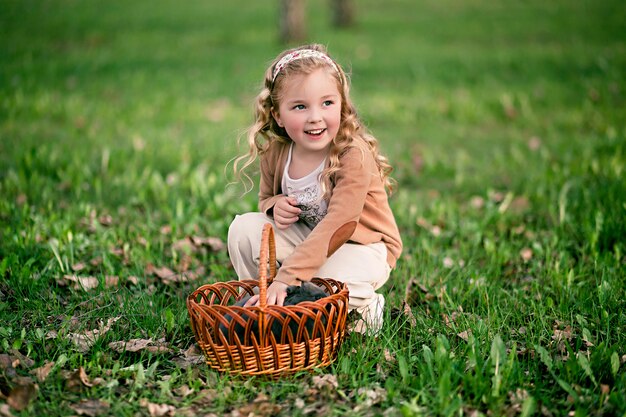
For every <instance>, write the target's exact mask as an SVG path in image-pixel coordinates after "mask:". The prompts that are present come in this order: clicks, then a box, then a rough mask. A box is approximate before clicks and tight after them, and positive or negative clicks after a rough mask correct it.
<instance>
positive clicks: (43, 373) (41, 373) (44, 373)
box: [30, 362, 54, 382]
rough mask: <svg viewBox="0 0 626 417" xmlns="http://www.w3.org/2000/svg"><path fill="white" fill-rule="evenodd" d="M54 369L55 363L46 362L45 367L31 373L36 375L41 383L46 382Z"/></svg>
mask: <svg viewBox="0 0 626 417" xmlns="http://www.w3.org/2000/svg"><path fill="white" fill-rule="evenodd" d="M53 367H54V362H46V363H45V364H44V365H43V366H40V367H39V368H35V369H33V370H32V371H30V373H31V374H33V375H35V377H36V378H37V379H38V380H39V382H44V381H45V380H46V378H48V375H49V374H50V371H52V368H53Z"/></svg>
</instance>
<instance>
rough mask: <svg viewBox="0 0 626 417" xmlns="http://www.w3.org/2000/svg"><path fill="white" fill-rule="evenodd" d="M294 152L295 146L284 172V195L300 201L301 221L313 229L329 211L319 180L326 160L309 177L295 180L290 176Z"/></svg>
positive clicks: (291, 148)
mask: <svg viewBox="0 0 626 417" xmlns="http://www.w3.org/2000/svg"><path fill="white" fill-rule="evenodd" d="M292 151H293V144H291V146H290V147H289V156H288V157H287V163H286V164H285V171H284V172H283V181H282V188H283V193H284V194H285V195H288V196H289V197H293V198H295V199H296V200H297V201H298V207H300V209H301V210H302V212H301V213H300V220H302V221H304V222H305V223H306V224H307V225H308V226H309V227H310V228H311V229H313V228H314V227H315V226H317V224H318V223H319V222H320V221H321V220H322V219H323V218H324V216H325V215H326V212H327V210H328V202H327V201H326V200H324V199H322V187H321V184H320V180H319V176H320V174H321V173H322V171H323V170H324V166H325V165H326V159H324V160H323V161H322V163H321V164H320V165H319V166H318V167H317V168H315V169H314V170H313V171H312V172H311V173H309V174H308V175H306V176H304V177H302V178H298V179H293V178H291V177H290V176H289V166H290V165H291V153H292Z"/></svg>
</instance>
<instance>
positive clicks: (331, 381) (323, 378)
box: [311, 374, 339, 390]
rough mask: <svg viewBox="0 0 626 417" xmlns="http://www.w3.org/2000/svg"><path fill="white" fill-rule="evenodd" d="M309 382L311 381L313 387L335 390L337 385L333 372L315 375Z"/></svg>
mask: <svg viewBox="0 0 626 417" xmlns="http://www.w3.org/2000/svg"><path fill="white" fill-rule="evenodd" d="M311 382H312V383H313V387H315V388H317V389H320V390H322V389H324V388H328V389H330V390H335V389H337V388H338V387H339V382H337V377H336V376H335V375H333V374H325V375H315V376H314V377H313V379H312V381H311Z"/></svg>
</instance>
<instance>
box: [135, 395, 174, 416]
mask: <svg viewBox="0 0 626 417" xmlns="http://www.w3.org/2000/svg"><path fill="white" fill-rule="evenodd" d="M139 405H140V406H142V407H145V408H147V409H148V413H150V417H162V416H173V415H174V414H175V413H176V407H174V406H173V405H169V404H156V403H151V402H150V401H148V400H147V399H145V398H142V399H141V400H139Z"/></svg>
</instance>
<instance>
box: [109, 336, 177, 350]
mask: <svg viewBox="0 0 626 417" xmlns="http://www.w3.org/2000/svg"><path fill="white" fill-rule="evenodd" d="M109 348H111V349H113V350H115V351H116V352H119V353H123V352H139V351H140V350H147V351H148V352H151V353H167V352H170V348H169V347H168V346H167V343H165V339H159V340H157V341H154V340H152V339H130V340H129V341H119V342H111V343H109Z"/></svg>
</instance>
